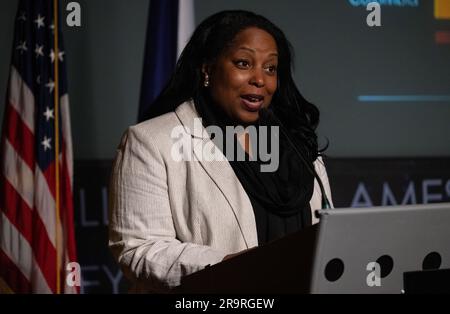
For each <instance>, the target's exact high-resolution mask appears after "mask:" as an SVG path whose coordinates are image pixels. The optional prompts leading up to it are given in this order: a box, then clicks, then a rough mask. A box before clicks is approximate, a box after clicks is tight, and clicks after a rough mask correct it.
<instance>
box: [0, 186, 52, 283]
mask: <svg viewBox="0 0 450 314" xmlns="http://www.w3.org/2000/svg"><path fill="white" fill-rule="evenodd" d="M3 183H4V190H5V192H6V193H5V195H4V198H3V197H2V202H1V207H2V210H3V212H4V215H5V217H6V218H8V220H9V221H10V223H11V225H13V226H14V227H15V228H16V229H17V230H18V231H19V232H20V233H21V234H22V235H23V236H24V239H26V240H27V241H28V243H29V245H31V247H32V249H33V251H34V255H35V258H36V263H37V264H38V265H39V267H40V268H41V270H42V272H43V273H44V277H45V279H46V281H47V283H48V286H49V287H51V289H52V291H55V290H56V282H55V278H56V274H55V271H54V269H55V267H56V250H55V247H54V246H53V245H52V241H51V240H50V238H49V237H48V234H47V230H46V227H45V225H44V224H43V222H42V220H41V218H40V216H39V214H38V211H37V210H32V209H31V208H29V207H28V206H27V204H26V203H25V202H23V200H22V198H21V197H20V195H19V194H17V193H16V191H15V190H14V188H13V187H12V186H11V185H10V184H9V182H8V181H7V180H5V179H3ZM10 206H13V207H10ZM8 207H9V208H8Z"/></svg>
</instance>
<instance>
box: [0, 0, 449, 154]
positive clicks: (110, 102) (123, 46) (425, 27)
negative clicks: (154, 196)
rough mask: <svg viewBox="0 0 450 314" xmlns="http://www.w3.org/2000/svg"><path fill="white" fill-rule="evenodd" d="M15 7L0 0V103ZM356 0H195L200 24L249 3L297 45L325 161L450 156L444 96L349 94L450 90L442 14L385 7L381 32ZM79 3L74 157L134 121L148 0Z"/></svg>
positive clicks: (71, 40)
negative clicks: (395, 98) (370, 99)
mask: <svg viewBox="0 0 450 314" xmlns="http://www.w3.org/2000/svg"><path fill="white" fill-rule="evenodd" d="M17 2H18V1H17V0H8V1H2V2H1V3H0V38H1V40H0V45H1V46H0V47H1V49H0V99H2V100H3V99H4V95H5V90H6V82H7V76H8V71H9V70H8V69H9V58H10V52H11V43H12V33H13V22H14V15H15V10H16V5H17ZM67 2H69V1H63V3H67ZM352 2H353V3H355V2H358V1H349V0H334V1H325V0H320V1H317V0H301V1H291V0H278V1H268V0H246V1H238V0H226V1H225V0H212V1H211V0H196V1H195V11H196V17H197V23H198V22H199V21H201V20H203V19H204V18H205V17H207V16H209V15H210V14H212V13H215V12H217V11H219V10H223V9H247V10H253V11H256V12H257V13H261V14H263V15H265V16H267V17H268V18H270V19H271V20H273V21H274V22H275V23H276V24H277V25H279V26H280V27H281V28H282V29H283V30H284V31H285V33H286V35H287V37H288V38H289V39H290V40H291V42H292V44H293V46H294V48H295V50H296V59H295V61H296V72H295V80H296V82H297V85H298V86H299V88H300V90H301V92H302V93H303V94H304V96H305V97H306V98H307V99H309V100H310V101H311V102H314V103H315V104H317V106H318V107H319V108H320V110H321V112H322V122H321V125H320V129H319V134H320V138H321V139H322V141H323V140H324V138H325V137H326V138H328V139H329V140H330V148H329V150H328V151H327V153H328V154H329V155H330V156H333V157H417V156H419V157H420V156H428V157H430V156H450V144H448V143H449V139H450V123H448V118H449V117H450V101H446V102H427V101H425V102H395V103H393V102H387V103H386V102H382V103H364V102H359V101H358V100H357V97H358V96H359V95H372V94H376V95H379V94H387V95H405V94H406V95H410V94H419V95H423V94H426V95H435V94H438V95H450V71H448V69H449V68H450V45H437V44H436V43H435V42H434V34H435V31H437V30H447V31H450V20H446V21H445V20H444V21H437V20H435V19H434V17H433V1H432V0H427V1H424V0H421V1H416V2H417V3H418V7H396V6H383V7H382V27H380V28H375V29H373V28H369V27H368V26H367V25H366V17H367V14H368V12H367V11H366V9H365V7H364V6H359V7H354V6H352V5H351V3H352ZM410 2H411V1H410ZM412 2H414V1H412ZM79 3H80V4H81V7H82V27H80V28H69V27H65V42H66V53H67V60H68V64H69V66H68V75H69V92H70V98H71V110H72V130H73V140H74V154H75V158H76V159H111V158H112V157H113V155H114V149H115V147H116V145H117V144H118V141H119V139H120V136H121V134H122V132H123V131H124V130H125V129H126V127H127V126H129V125H131V124H134V123H135V121H136V116H137V108H138V100H139V89H140V80H141V74H142V73H141V72H142V64H143V60H142V58H143V50H144V43H145V31H146V22H147V21H146V19H147V13H148V5H149V0H131V1H126V2H125V1H121V0H89V1H87V0H80V1H79ZM64 7H65V6H64ZM64 16H65V15H64ZM0 111H1V113H0V117H1V116H2V115H3V110H0Z"/></svg>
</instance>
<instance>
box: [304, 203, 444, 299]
mask: <svg viewBox="0 0 450 314" xmlns="http://www.w3.org/2000/svg"><path fill="white" fill-rule="evenodd" d="M318 214H319V215H320V219H321V220H320V224H319V230H318V238H317V242H316V248H315V253H314V262H313V269H312V278H311V287H310V288H311V292H312V293H394V294H401V293H404V274H405V273H409V272H418V271H419V272H421V271H429V272H430V271H433V270H444V269H450V203H442V204H427V205H411V206H389V207H371V208H339V209H327V210H320V211H318ZM449 285H450V282H449Z"/></svg>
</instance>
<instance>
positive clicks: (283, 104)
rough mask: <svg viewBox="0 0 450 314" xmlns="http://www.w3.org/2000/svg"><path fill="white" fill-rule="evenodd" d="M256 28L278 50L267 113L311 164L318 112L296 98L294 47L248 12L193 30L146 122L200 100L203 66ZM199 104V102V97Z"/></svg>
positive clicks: (223, 16) (216, 16)
mask: <svg viewBox="0 0 450 314" xmlns="http://www.w3.org/2000/svg"><path fill="white" fill-rule="evenodd" d="M249 27H256V28H259V29H261V30H264V31H266V32H267V33H269V34H270V35H272V37H273V38H274V39H275V42H276V44H277V48H278V89H277V91H276V92H275V94H274V96H273V98H272V103H271V105H270V110H272V111H273V112H274V113H275V114H276V117H278V119H279V121H282V123H283V125H284V126H285V128H286V129H287V130H288V131H289V132H290V133H291V135H293V137H294V138H296V139H298V140H300V141H301V142H303V143H304V145H305V146H306V147H303V149H305V148H306V153H307V155H308V157H309V159H310V160H311V161H314V160H315V159H316V158H317V156H318V155H319V151H318V144H317V135H316V128H317V126H318V124H319V110H318V109H317V107H316V106H314V105H313V104H311V103H310V102H308V101H307V100H306V99H305V98H303V96H302V95H301V94H300V92H299V90H298V88H297V86H296V85H295V83H294V80H293V78H292V68H293V63H292V58H293V54H294V52H293V47H292V45H291V44H290V42H289V41H288V40H287V38H286V36H285V35H284V33H283V32H282V31H281V30H280V29H279V28H278V27H277V26H275V25H274V24H273V23H272V22H270V21H269V20H268V19H266V18H265V17H263V16H261V15H257V14H255V13H252V12H248V11H241V10H235V11H222V12H219V13H216V14H214V15H212V16H210V17H209V18H207V19H206V20H204V21H203V22H202V23H201V24H200V25H199V26H198V27H197V29H196V30H195V32H194V34H193V35H192V37H191V39H190V41H189V42H188V44H187V46H186V48H185V49H184V51H183V53H182V54H181V56H180V58H179V61H178V63H177V65H176V69H175V73H174V74H173V76H172V78H171V79H170V81H169V83H168V84H167V86H166V87H165V89H164V90H163V91H162V93H161V94H160V95H159V97H158V98H157V99H156V100H155V102H154V103H153V104H152V105H151V106H150V107H149V108H150V109H149V111H148V112H146V114H145V119H151V118H154V117H157V116H160V115H163V114H165V113H168V112H171V111H173V110H175V109H176V108H177V107H178V106H179V105H180V104H182V103H184V102H186V101H188V100H190V99H193V100H194V102H196V101H199V100H200V98H202V97H204V96H205V95H204V94H203V93H206V92H207V89H205V88H204V87H203V73H202V66H203V65H204V64H214V62H215V60H216V59H217V58H218V57H219V56H220V55H221V53H223V52H224V50H225V49H226V48H227V47H228V46H229V45H231V44H232V42H233V40H234V38H235V37H236V35H237V34H238V33H239V32H241V31H243V30H245V29H247V28H249ZM202 99H203V98H202Z"/></svg>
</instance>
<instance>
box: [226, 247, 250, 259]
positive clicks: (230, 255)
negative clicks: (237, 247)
mask: <svg viewBox="0 0 450 314" xmlns="http://www.w3.org/2000/svg"><path fill="white" fill-rule="evenodd" d="M255 248H256V247H253V248H250V249H247V250H243V251H240V252H237V253H234V254H228V255H227V256H225V257H224V258H223V260H222V262H223V261H226V260H227V259H230V258H233V257H236V256H238V255H241V254H244V253H247V252H248V251H250V250H253V249H255Z"/></svg>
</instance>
